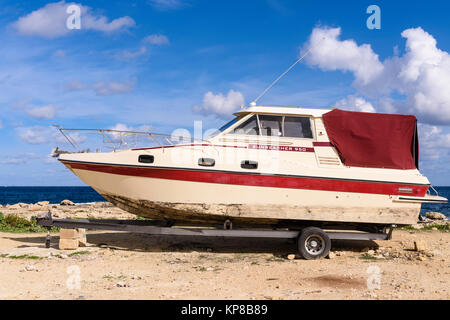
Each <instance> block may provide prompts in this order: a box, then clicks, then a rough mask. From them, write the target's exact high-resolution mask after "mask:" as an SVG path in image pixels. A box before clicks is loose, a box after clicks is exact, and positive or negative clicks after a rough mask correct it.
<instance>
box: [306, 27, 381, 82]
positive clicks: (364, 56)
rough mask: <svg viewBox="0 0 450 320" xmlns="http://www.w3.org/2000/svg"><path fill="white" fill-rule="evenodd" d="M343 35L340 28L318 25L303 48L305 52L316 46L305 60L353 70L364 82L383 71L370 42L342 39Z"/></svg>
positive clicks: (309, 62) (329, 67)
mask: <svg viewBox="0 0 450 320" xmlns="http://www.w3.org/2000/svg"><path fill="white" fill-rule="evenodd" d="M340 35H341V28H327V27H323V28H315V29H314V30H313V31H312V33H311V36H310V38H309V41H308V42H307V43H306V45H305V46H304V47H303V49H302V52H306V50H308V49H309V48H311V47H313V46H314V47H315V48H314V49H313V51H311V53H310V54H309V55H308V56H306V57H305V60H306V62H307V63H308V64H310V65H312V66H318V67H319V68H321V69H322V70H324V71H331V70H333V71H334V70H342V71H351V72H353V73H354V75H355V77H356V80H357V81H361V82H362V83H364V84H366V83H368V82H370V81H371V80H372V79H373V78H375V77H377V76H378V75H379V74H380V73H381V72H382V71H383V65H382V63H381V62H380V61H379V59H378V55H377V54H375V53H374V52H373V51H372V48H371V46H370V45H369V44H363V45H360V46H358V45H357V44H356V42H355V41H353V40H340V39H339V36H340ZM324 38H325V39H324ZM319 42H320V44H319Z"/></svg>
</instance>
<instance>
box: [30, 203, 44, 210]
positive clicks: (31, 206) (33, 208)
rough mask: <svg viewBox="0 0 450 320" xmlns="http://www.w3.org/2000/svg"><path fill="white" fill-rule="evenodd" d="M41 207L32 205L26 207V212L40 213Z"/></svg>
mask: <svg viewBox="0 0 450 320" xmlns="http://www.w3.org/2000/svg"><path fill="white" fill-rule="evenodd" d="M41 210H42V206H38V205H36V204H32V205H30V206H29V207H28V211H41Z"/></svg>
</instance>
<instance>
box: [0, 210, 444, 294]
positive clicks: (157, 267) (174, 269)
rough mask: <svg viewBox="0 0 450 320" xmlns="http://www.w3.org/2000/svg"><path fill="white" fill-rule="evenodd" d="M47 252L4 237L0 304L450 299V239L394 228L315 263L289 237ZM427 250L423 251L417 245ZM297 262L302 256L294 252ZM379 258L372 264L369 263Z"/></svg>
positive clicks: (39, 242)
mask: <svg viewBox="0 0 450 320" xmlns="http://www.w3.org/2000/svg"><path fill="white" fill-rule="evenodd" d="M49 209H50V210H52V212H53V216H54V217H58V218H76V217H78V218H83V217H92V218H106V217H116V218H118V219H133V218H135V216H133V215H131V214H128V213H126V212H124V211H122V210H120V209H118V208H115V207H113V206H112V205H110V204H108V203H95V204H85V205H76V206H60V205H48V204H46V203H43V204H41V205H36V204H35V205H25V204H22V205H15V206H8V207H2V208H0V211H1V212H3V214H5V215H6V214H18V215H19V216H22V217H26V218H30V217H31V216H33V215H34V216H35V215H39V214H41V213H45V212H47V211H48V210H49ZM58 240H59V235H58V234H53V235H52V243H51V248H49V249H47V248H45V245H44V242H45V234H32V233H28V234H15V233H0V266H1V268H0V299H449V298H450V268H449V267H450V250H449V249H450V241H449V240H450V233H448V232H447V233H445V232H440V231H424V230H414V231H405V230H397V231H394V235H393V240H391V241H359V242H348V241H336V242H333V247H332V254H331V256H332V258H331V259H322V260H318V261H307V260H303V259H301V258H299V257H298V256H297V257H296V258H295V259H293V260H290V259H288V258H287V257H288V255H290V254H293V253H295V252H296V247H295V244H294V243H292V242H288V241H284V240H267V239H252V240H248V239H217V238H193V237H173V236H172V237H168V236H150V235H143V234H130V233H124V232H100V231H90V232H88V235H87V240H88V242H89V246H88V247H86V248H79V249H78V250H74V251H62V250H59V249H58ZM415 241H420V242H422V244H423V245H424V246H425V249H424V250H423V251H420V252H417V251H414V242H415ZM291 257H292V256H291ZM364 257H366V258H367V257H371V259H364Z"/></svg>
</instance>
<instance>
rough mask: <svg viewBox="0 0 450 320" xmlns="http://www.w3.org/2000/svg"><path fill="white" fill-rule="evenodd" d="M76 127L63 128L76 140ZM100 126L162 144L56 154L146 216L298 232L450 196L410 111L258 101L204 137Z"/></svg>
mask: <svg viewBox="0 0 450 320" xmlns="http://www.w3.org/2000/svg"><path fill="white" fill-rule="evenodd" d="M71 130H72V131H73V130H75V129H61V128H60V131H61V132H62V133H63V134H64V135H65V136H66V137H67V138H68V139H69V141H72V142H73V139H70V131H71ZM86 130H87V129H86ZM89 130H94V129H89ZM98 132H100V133H101V134H102V135H107V134H109V135H113V136H114V137H117V136H118V135H121V134H140V135H144V136H146V137H147V138H148V139H149V141H156V143H155V144H154V145H151V146H147V147H139V148H129V147H127V148H125V149H117V150H113V151H110V152H74V153H58V154H57V156H58V160H59V161H60V162H61V163H63V164H64V165H65V166H66V167H67V168H68V169H70V170H71V171H72V172H73V173H74V174H75V175H76V176H77V177H79V178H80V179H81V180H82V181H83V182H84V183H86V184H87V185H89V186H91V187H92V188H93V189H95V190H96V191H97V192H98V193H99V194H101V195H102V196H103V197H104V198H105V199H106V200H108V201H109V202H111V203H113V204H114V205H116V206H117V207H119V208H121V209H123V210H125V211H128V212H130V213H132V214H135V215H137V216H140V217H145V218H150V219H155V220H160V221H169V222H175V223H180V222H186V223H192V224H199V225H200V224H223V223H224V222H231V223H233V224H234V225H243V226H244V225H247V226H250V225H252V226H266V227H267V226H271V227H288V228H294V229H295V228H296V227H300V226H305V225H308V226H319V227H323V226H326V225H333V226H337V227H338V226H340V225H360V226H362V225H364V226H368V227H371V226H388V225H389V226H392V225H399V226H402V225H411V224H415V223H417V221H418V218H419V215H420V209H421V204H422V203H426V202H433V203H438V202H447V199H446V198H444V197H441V196H439V195H438V193H437V192H436V191H435V189H434V188H433V187H432V186H431V184H430V182H429V180H428V179H427V178H426V177H425V176H424V175H422V174H421V173H420V171H419V145H418V132H417V119H416V117H415V116H412V115H397V114H380V113H365V112H355V111H344V110H340V109H321V108H320V109H317V108H316V109H315V108H302V107H279V106H264V105H250V106H248V107H243V108H241V109H240V110H239V111H237V112H236V113H235V114H234V118H233V119H232V120H231V121H230V122H228V123H227V124H225V125H224V126H223V127H222V128H220V129H219V130H217V132H216V133H214V134H212V135H211V136H209V137H207V138H205V139H204V140H189V141H184V140H183V141H182V139H179V140H178V143H173V142H171V141H170V139H171V138H173V137H171V136H169V135H158V134H155V133H152V132H125V131H114V130H98ZM110 140H113V139H110ZM161 140H166V141H170V143H161V142H160V141H161ZM72 142H71V143H72Z"/></svg>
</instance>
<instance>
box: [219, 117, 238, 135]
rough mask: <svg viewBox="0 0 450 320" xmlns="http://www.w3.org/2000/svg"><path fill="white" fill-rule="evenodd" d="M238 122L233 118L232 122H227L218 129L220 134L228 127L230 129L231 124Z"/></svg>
mask: <svg viewBox="0 0 450 320" xmlns="http://www.w3.org/2000/svg"><path fill="white" fill-rule="evenodd" d="M237 121H238V118H237V117H236V118H234V119H233V120H231V121H229V122H227V123H226V124H224V125H223V126H222V127H220V128H219V131H220V132H224V131H225V130H227V129H228V128H229V127H231V126H232V125H233V124H235V123H236V122H237Z"/></svg>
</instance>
